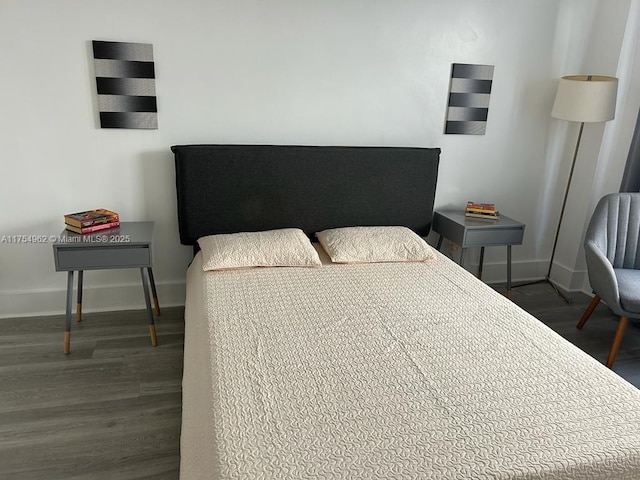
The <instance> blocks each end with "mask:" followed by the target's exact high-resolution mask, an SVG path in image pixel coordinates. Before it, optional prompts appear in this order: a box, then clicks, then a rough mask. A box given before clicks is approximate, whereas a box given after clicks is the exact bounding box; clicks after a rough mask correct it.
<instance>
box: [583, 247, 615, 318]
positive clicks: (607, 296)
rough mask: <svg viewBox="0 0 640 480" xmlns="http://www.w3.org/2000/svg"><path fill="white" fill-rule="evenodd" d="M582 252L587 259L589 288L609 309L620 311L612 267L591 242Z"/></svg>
mask: <svg viewBox="0 0 640 480" xmlns="http://www.w3.org/2000/svg"><path fill="white" fill-rule="evenodd" d="M584 251H585V254H586V257H587V271H588V273H589V283H590V284H591V288H593V291H594V292H596V293H597V294H598V295H600V298H602V300H603V301H604V303H606V304H607V305H608V306H609V308H612V309H614V310H615V309H616V308H617V309H620V310H621V309H622V306H621V305H620V292H619V290H618V280H617V279H616V274H615V272H614V270H613V265H611V262H609V259H607V257H606V256H605V255H604V254H603V253H602V252H601V251H600V250H599V249H598V247H597V246H596V244H595V242H593V241H592V240H589V241H587V242H586V243H585V245H584Z"/></svg>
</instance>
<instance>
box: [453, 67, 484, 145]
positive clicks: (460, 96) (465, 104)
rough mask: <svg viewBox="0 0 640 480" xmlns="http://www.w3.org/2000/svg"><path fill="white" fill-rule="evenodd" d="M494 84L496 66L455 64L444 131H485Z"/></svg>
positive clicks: (468, 133) (471, 132)
mask: <svg viewBox="0 0 640 480" xmlns="http://www.w3.org/2000/svg"><path fill="white" fill-rule="evenodd" d="M492 83H493V65H473V64H468V63H454V64H453V65H452V68H451V86H450V88H449V103H448V108H447V121H446V125H445V131H444V133H454V134H456V133H457V134H465V135H484V134H485V131H486V128H487V116H488V114H489V97H490V95H491V85H492Z"/></svg>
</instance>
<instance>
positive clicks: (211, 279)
mask: <svg viewBox="0 0 640 480" xmlns="http://www.w3.org/2000/svg"><path fill="white" fill-rule="evenodd" d="M199 255H200V254H198V255H197V256H196V257H195V259H194V261H193V262H192V265H191V266H190V268H189V270H188V274H187V277H188V278H187V305H186V313H185V328H186V331H185V366H184V378H183V426H182V438H181V479H182V480H193V479H262V478H264V479H303V478H309V479H311V478H323V479H354V478H358V479H373V478H376V479H380V478H393V479H405V478H406V479H416V478H433V479H468V478H474V479H485V478H486V479H489V478H490V479H559V478H562V479H614V478H620V479H627V478H628V479H638V478H640V391H638V390H637V389H636V388H635V387H633V386H632V385H630V384H628V383H627V382H625V381H624V380H622V379H621V378H620V377H618V376H617V375H616V374H615V373H613V372H612V371H610V370H608V369H607V368H605V367H604V366H602V365H601V364H600V363H598V362H597V361H595V360H594V359H592V358H591V357H589V356H588V355H586V354H585V353H583V352H582V351H580V350H579V349H577V348H576V347H574V346H573V345H571V344H570V343H568V342H566V341H565V340H564V339H562V338H561V337H559V336H558V335H557V334H555V333H554V332H553V331H551V330H550V329H549V328H547V327H546V326H544V325H543V324H542V323H540V322H539V321H538V320H536V319H535V318H533V317H532V316H530V315H529V314H527V313H526V312H524V311H523V310H521V309H520V308H519V307H517V306H516V305H514V304H513V303H512V302H511V301H509V300H508V299H506V298H504V297H503V296H501V295H499V294H498V293H496V292H495V291H493V290H492V289H491V288H490V287H487V286H486V285H484V284H483V283H482V282H480V281H478V280H477V279H476V278H475V277H473V276H472V275H471V274H469V273H468V272H467V271H465V270H464V269H462V268H460V267H459V266H458V265H456V264H455V263H453V262H452V261H451V260H449V259H448V258H446V257H445V256H443V255H441V254H439V253H437V256H436V259H435V260H433V261H430V262H425V263H388V264H387V263H378V264H359V265H332V264H325V265H323V266H322V267H320V268H260V269H245V270H235V271H221V272H203V271H202V267H201V259H200V257H199ZM323 261H324V262H327V260H326V257H325V256H324V255H323Z"/></svg>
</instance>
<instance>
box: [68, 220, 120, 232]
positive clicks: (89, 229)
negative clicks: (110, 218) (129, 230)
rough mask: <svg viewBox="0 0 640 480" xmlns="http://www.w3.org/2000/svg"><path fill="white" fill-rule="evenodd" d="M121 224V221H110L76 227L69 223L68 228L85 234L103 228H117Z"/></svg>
mask: <svg viewBox="0 0 640 480" xmlns="http://www.w3.org/2000/svg"><path fill="white" fill-rule="evenodd" d="M119 226H120V221H115V222H109V223H99V224H97V225H91V226H89V227H84V228H80V227H74V226H73V225H69V224H67V230H69V231H71V232H75V233H80V234H82V235H84V234H85V233H95V232H99V231H101V230H108V229H110V228H116V227H119Z"/></svg>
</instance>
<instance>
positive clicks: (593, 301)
mask: <svg viewBox="0 0 640 480" xmlns="http://www.w3.org/2000/svg"><path fill="white" fill-rule="evenodd" d="M599 303H600V295H594V296H593V298H592V299H591V303H590V304H589V306H588V307H587V309H586V310H585V311H584V314H583V315H582V318H581V319H580V321H579V322H578V325H576V328H582V327H584V324H585V323H587V320H589V317H590V316H591V314H592V313H593V311H594V310H595V309H596V307H597V306H598V304H599Z"/></svg>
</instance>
